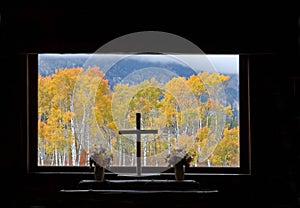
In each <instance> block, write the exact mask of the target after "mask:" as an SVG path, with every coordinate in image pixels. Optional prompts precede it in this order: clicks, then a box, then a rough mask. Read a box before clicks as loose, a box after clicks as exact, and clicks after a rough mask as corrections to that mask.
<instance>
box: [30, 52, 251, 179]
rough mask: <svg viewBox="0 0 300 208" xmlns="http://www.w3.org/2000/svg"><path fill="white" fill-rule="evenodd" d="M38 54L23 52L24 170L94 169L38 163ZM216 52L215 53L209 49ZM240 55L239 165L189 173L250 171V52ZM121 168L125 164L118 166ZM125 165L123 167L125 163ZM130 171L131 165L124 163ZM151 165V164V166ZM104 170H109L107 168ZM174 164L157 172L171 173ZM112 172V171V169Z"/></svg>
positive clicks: (39, 171)
mask: <svg viewBox="0 0 300 208" xmlns="http://www.w3.org/2000/svg"><path fill="white" fill-rule="evenodd" d="M38 54H39V53H26V92H27V94H26V127H27V172H28V173H49V174H53V173H78V174H86V173H89V172H92V171H93V170H92V169H91V168H90V167H88V166H38V165H37V164H38V162H37V158H38V137H37V132H38V129H37V109H38V106H37V105H38V104H37V96H38V85H37V84H38V83H37V80H38V70H37V67H38ZM211 54H212V55H218V53H211ZM237 55H239V87H240V90H239V98H240V100H239V101H240V106H239V107H240V126H241V128H240V167H191V168H189V170H188V172H187V174H190V175H203V174H206V175H251V126H250V110H251V109H250V64H249V62H250V54H237ZM121 168H124V167H121ZM125 168H126V167H125ZM127 168H129V169H130V171H132V170H131V169H132V168H135V167H127ZM152 168H153V167H152ZM106 172H107V173H112V172H110V171H108V170H106ZM172 173H173V168H170V169H168V170H165V171H164V172H162V173H161V174H160V175H161V177H163V176H164V175H165V174H172ZM112 174H114V173H112Z"/></svg>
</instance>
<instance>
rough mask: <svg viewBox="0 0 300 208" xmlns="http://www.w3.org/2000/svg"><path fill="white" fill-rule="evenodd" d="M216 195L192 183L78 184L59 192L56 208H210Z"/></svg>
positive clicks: (154, 181)
mask: <svg viewBox="0 0 300 208" xmlns="http://www.w3.org/2000/svg"><path fill="white" fill-rule="evenodd" d="M218 193H219V191H218V190H213V189H212V190H208V189H201V187H200V184H199V182H197V181H194V180H182V181H177V180H160V179H129V180H103V181H97V180H81V181H79V183H78V184H77V187H76V188H75V189H62V190H60V192H59V199H60V200H58V202H59V204H58V207H100V206H110V207H131V208H132V207H169V206H172V207H211V206H212V205H213V204H216V203H217V200H216V199H217V196H218Z"/></svg>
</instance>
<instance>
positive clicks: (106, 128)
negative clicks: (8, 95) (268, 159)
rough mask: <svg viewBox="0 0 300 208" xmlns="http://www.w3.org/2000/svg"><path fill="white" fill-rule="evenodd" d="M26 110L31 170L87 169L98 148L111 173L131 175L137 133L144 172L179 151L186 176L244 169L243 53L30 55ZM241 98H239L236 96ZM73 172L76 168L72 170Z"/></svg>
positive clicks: (156, 168)
mask: <svg viewBox="0 0 300 208" xmlns="http://www.w3.org/2000/svg"><path fill="white" fill-rule="evenodd" d="M28 60H29V62H30V63H31V64H29V68H28V69H29V70H28V74H29V79H30V82H29V84H30V85H29V86H30V90H29V94H30V96H29V98H30V100H29V103H30V105H29V111H30V113H31V116H30V125H31V127H32V128H31V130H32V131H31V133H30V134H29V136H30V138H29V140H30V144H31V146H32V147H33V148H31V151H30V154H31V155H33V156H31V159H32V158H34V159H33V160H31V161H32V162H31V167H32V169H34V170H40V171H43V170H57V171H61V168H62V169H63V168H69V170H72V171H74V169H73V168H75V169H76V168H81V169H80V170H85V168H87V167H88V166H89V158H90V156H91V155H92V154H93V153H95V151H96V150H99V149H102V150H105V152H106V153H107V154H109V155H110V159H111V160H110V163H109V166H107V169H108V170H110V171H112V172H118V173H127V172H133V171H134V170H135V169H134V167H135V166H136V156H137V155H136V153H137V146H136V135H134V134H133V135H123V134H119V131H120V130H124V129H135V128H136V117H135V115H136V113H140V114H141V128H142V129H145V130H147V129H157V130H158V132H157V134H146V135H142V136H141V147H140V148H141V150H140V151H141V153H140V154H141V158H140V159H141V165H142V167H143V168H144V169H143V170H144V171H145V172H155V171H157V172H162V171H167V170H168V168H169V167H170V166H169V164H168V160H167V159H168V157H169V156H170V154H172V152H173V151H174V150H175V149H178V148H183V149H185V150H186V151H187V152H189V153H191V154H192V155H193V160H192V162H191V164H190V167H191V168H190V171H191V172H192V173H203V172H204V173H249V170H250V154H249V153H250V145H249V144H250V143H249V105H248V104H249V100H248V93H249V92H248V91H249V88H248V84H249V83H248V79H249V77H248V75H249V74H248V68H247V63H246V57H245V56H241V55H238V54H209V55H203V54H201V55H200V54H199V55H197V54H175V55H174V54H79V53H78V54H55V53H40V54H31V55H29V58H28ZM241 98H242V99H241ZM78 170H79V169H78Z"/></svg>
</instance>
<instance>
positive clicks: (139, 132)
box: [119, 113, 158, 176]
mask: <svg viewBox="0 0 300 208" xmlns="http://www.w3.org/2000/svg"><path fill="white" fill-rule="evenodd" d="M157 133H158V130H141V113H136V130H134V129H133V130H120V131H119V134H136V136H137V139H136V163H137V166H136V174H137V176H141V173H142V166H141V135H142V134H157Z"/></svg>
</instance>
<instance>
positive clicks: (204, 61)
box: [40, 54, 239, 74]
mask: <svg viewBox="0 0 300 208" xmlns="http://www.w3.org/2000/svg"><path fill="white" fill-rule="evenodd" d="M46 56H52V57H53V56H57V57H63V56H65V57H71V56H72V57H78V56H87V57H89V58H88V61H87V62H86V64H89V63H93V62H103V63H105V64H106V65H107V63H110V64H108V65H113V64H115V63H116V62H117V61H119V60H120V59H123V58H126V57H130V58H133V59H137V60H140V61H150V62H151V61H153V62H159V63H171V62H174V61H175V62H177V63H181V64H183V65H187V66H189V67H191V68H192V69H193V70H195V71H196V72H200V71H203V70H207V71H210V72H219V73H225V74H238V71H239V56H238V55H231V54H230V55H228V54H219V55H215V54H214V55H212V54H208V55H207V54H199V55H197V54H171V55H170V54H159V55H150V54H104V55H103V54H90V55H88V54H40V58H42V57H46ZM98 56H101V58H100V59H101V60H100V59H99V58H98ZM104 57H105V58H104Z"/></svg>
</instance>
